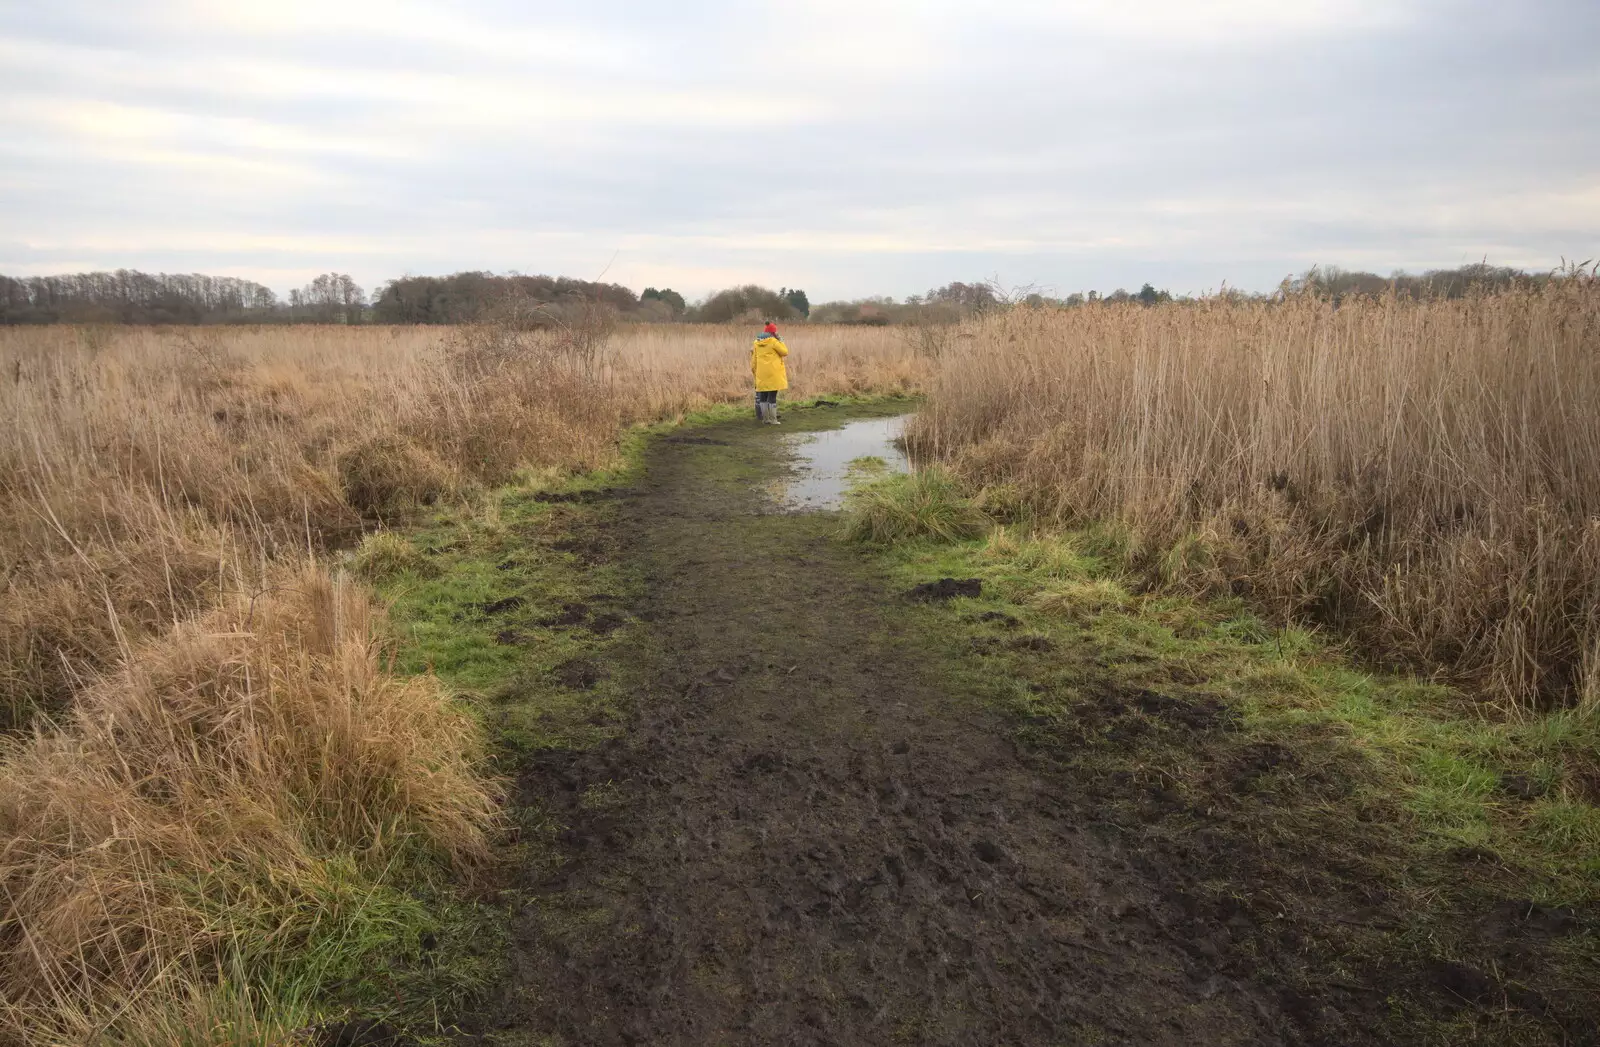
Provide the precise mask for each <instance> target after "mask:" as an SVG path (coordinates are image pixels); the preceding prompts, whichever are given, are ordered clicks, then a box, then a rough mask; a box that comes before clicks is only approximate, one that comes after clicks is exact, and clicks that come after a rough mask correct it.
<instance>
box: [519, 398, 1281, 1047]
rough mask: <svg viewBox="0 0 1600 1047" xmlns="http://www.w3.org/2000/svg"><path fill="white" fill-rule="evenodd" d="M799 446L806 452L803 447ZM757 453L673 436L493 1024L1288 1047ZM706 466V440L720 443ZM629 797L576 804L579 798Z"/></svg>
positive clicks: (559, 759)
mask: <svg viewBox="0 0 1600 1047" xmlns="http://www.w3.org/2000/svg"><path fill="white" fill-rule="evenodd" d="M791 431H792V429H791ZM774 435H775V434H773V433H771V432H770V431H765V432H754V431H751V430H746V429H736V428H728V429H725V430H722V431H718V430H712V431H711V437H710V439H709V440H706V439H702V440H696V441H694V442H688V441H672V440H664V441H659V442H657V443H656V444H655V445H654V446H653V448H652V449H651V450H650V452H649V458H648V471H647V476H646V479H645V481H644V483H643V484H642V485H641V486H640V487H639V488H638V489H637V490H634V491H630V492H626V493H625V496H624V499H623V501H622V504H621V508H620V513H619V516H618V520H617V524H616V527H617V531H616V534H615V535H614V539H615V541H614V548H615V549H617V550H620V551H621V555H625V556H626V557H629V558H631V559H632V560H633V561H634V562H635V564H636V565H637V567H638V568H639V569H640V570H641V571H642V573H643V582H644V590H645V595H644V597H643V599H642V601H641V603H640V605H639V606H637V607H635V608H633V612H634V614H635V615H636V616H637V617H638V618H639V619H642V620H643V621H644V622H645V623H646V624H647V625H648V628H644V629H639V630H636V632H637V633H638V634H639V636H640V639H639V642H638V643H637V644H636V645H634V646H632V647H631V648H630V649H629V653H630V657H634V658H637V659H638V660H639V661H640V664H641V665H642V666H644V667H645V671H644V672H642V673H641V674H640V678H641V680H643V681H645V682H644V685H643V689H642V693H641V694H639V695H638V699H639V700H638V702H637V706H636V721H635V722H634V723H633V724H631V725H630V728H629V730H628V731H627V732H626V734H625V736H624V738H623V739H622V740H621V741H619V742H617V743H614V744H611V745H608V746H604V747H602V748H601V749H598V750H593V751H590V752H587V753H582V754H577V755H574V754H570V753H566V752H560V753H550V754H546V755H545V756H544V757H542V758H536V759H534V760H532V761H531V762H530V764H529V765H528V767H527V769H526V770H525V772H524V774H523V779H522V786H523V788H524V789H525V790H526V791H527V792H526V795H527V796H528V797H529V798H530V799H536V800H538V801H540V802H546V798H548V797H550V796H556V797H564V798H567V800H566V803H565V810H563V811H561V812H560V813H559V816H560V817H561V818H562V820H563V821H564V822H565V823H566V825H567V826H568V828H567V829H566V830H565V831H564V832H563V834H562V843H563V848H564V850H565V851H566V853H567V857H568V858H569V859H570V860H569V861H567V862H566V863H565V864H564V865H562V866H561V868H560V869H559V870H558V871H557V872H555V873H553V874H550V875H548V876H546V877H543V878H540V879H536V880H535V881H534V882H531V883H529V884H528V885H527V886H528V887H529V888H531V889H532V890H533V891H535V892H536V895H537V897H538V899H539V900H538V901H537V902H536V903H535V904H533V905H530V906H529V907H528V908H527V909H526V910H525V911H524V914H523V916H522V917H521V918H520V920H519V932H520V933H519V935H518V940H519V947H518V949H517V952H516V957H515V966H516V974H515V978H514V983H515V985H516V986H518V987H519V990H518V991H515V992H513V993H511V994H510V995H509V996H508V999H507V1001H506V1003H505V1005H504V1006H505V1011H504V1012H503V1014H502V1015H501V1021H500V1022H498V1023H497V1024H500V1025H502V1027H508V1028H511V1029H516V1030H517V1031H518V1032H520V1033H521V1034H522V1035H524V1036H526V1037H527V1038H528V1039H529V1040H530V1042H541V1039H542V1038H553V1040H554V1042H558V1043H563V1044H613V1043H643V1044H693V1045H707V1044H840V1045H844V1044H863V1045H865V1044H884V1043H896V1042H898V1043H913V1044H1002V1043H1015V1044H1075V1043H1148V1044H1169V1043H1170V1044H1235V1043H1278V1042H1282V1040H1283V1038H1284V1034H1283V1030H1284V1029H1285V1028H1286V1027H1287V1026H1286V1023H1285V1022H1284V1021H1283V1019H1282V1017H1281V1016H1280V1015H1279V1014H1278V1013H1277V1010H1276V1005H1275V1003H1274V1002H1273V1001H1272V1000H1271V999H1269V998H1268V997H1267V995H1266V994H1264V993H1262V992H1259V991H1257V990H1255V989H1253V988H1252V987H1251V986H1250V985H1248V984H1242V983H1240V982H1238V981H1236V980H1234V979H1231V978H1228V977H1224V976H1220V975H1218V974H1217V973H1216V972H1215V971H1212V970H1209V969H1207V968H1206V967H1205V966H1203V965H1198V964H1197V963H1196V962H1195V960H1194V959H1193V957H1192V954H1191V951H1190V950H1189V949H1186V948H1184V947H1183V945H1182V944H1181V943H1180V942H1178V941H1175V940H1174V936H1173V935H1172V934H1171V933H1169V932H1168V931H1165V930H1163V929H1162V924H1163V923H1164V922H1165V921H1163V920H1162V919H1161V917H1160V915H1159V914H1160V913H1161V912H1162V911H1163V910H1164V908H1165V907H1166V905H1167V903H1166V902H1165V901H1164V900H1163V897H1162V892H1161V891H1160V889H1159V887H1158V886H1155V885H1150V884H1147V883H1146V882H1145V881H1144V878H1143V877H1142V876H1141V875H1140V874H1139V873H1138V872H1136V871H1135V869H1134V868H1133V867H1132V864H1131V863H1130V861H1129V860H1128V859H1127V857H1125V856H1124V855H1123V854H1122V853H1120V851H1119V848H1118V846H1117V845H1116V844H1115V843H1113V842H1111V840H1110V839H1109V838H1108V836H1109V835H1110V834H1105V835H1102V834H1101V833H1100V832H1097V831H1096V830H1095V829H1093V828H1091V827H1089V826H1088V825H1087V824H1086V822H1085V819H1084V816H1083V809H1082V808H1083V804H1082V803H1081V802H1080V801H1079V800H1078V799H1076V798H1075V797H1074V796H1072V795H1070V794H1069V792H1068V791H1069V790H1071V788H1072V783H1070V782H1066V781H1060V780H1055V781H1052V780H1050V779H1049V778H1048V777H1047V776H1044V775H1042V774H1041V773H1038V772H1036V771H1034V770H1032V769H1030V767H1029V766H1028V763H1027V761H1025V760H1023V759H1021V758H1019V755H1018V753H1017V752H1016V750H1015V748H1014V746H1013V744H1012V742H1011V741H1010V740H1009V732H1008V730H1007V729H1006V727H1005V725H1004V724H1002V723H1000V722H998V720H997V719H996V718H995V717H994V716H993V715H992V714H990V713H988V712H986V711H984V709H983V706H982V705H981V703H980V702H979V701H977V700H975V699H974V698H973V697H972V696H970V695H967V694H963V693H960V688H959V687H954V688H953V687H952V686H951V684H950V681H948V680H941V679H939V678H938V675H937V674H936V673H935V672H934V669H935V668H936V667H937V666H938V665H939V664H940V659H939V658H938V657H937V656H936V654H935V652H932V651H930V650H928V649H927V648H926V647H925V646H924V644H925V643H926V642H927V641H926V640H924V639H922V638H920V637H918V636H916V635H911V634H910V633H909V632H908V631H907V630H905V629H904V628H903V627H902V626H900V625H898V624H897V622H896V620H895V618H894V616H893V615H892V614H886V612H885V608H886V607H887V606H889V605H890V604H891V602H892V600H893V594H892V593H890V592H888V591H887V590H886V588H885V584H884V583H883V582H882V581H881V580H880V579H878V578H876V577H875V576H874V575H873V574H872V572H871V571H870V570H869V569H868V568H867V566H866V564H865V561H864V559H863V557H862V556H861V554H860V553H859V552H857V551H855V550H852V549H849V548H847V547H845V546H843V545H841V544H840V543H838V542H836V541H834V540H832V539H831V538H830V536H829V530H830V528H831V527H832V526H833V525H832V523H831V522H830V521H828V520H827V519H826V518H821V517H817V516H801V515H790V514H782V513H777V512H775V511H774V510H773V509H772V508H771V506H770V505H769V504H768V503H767V502H766V501H765V499H764V497H763V496H762V495H761V494H760V493H758V491H757V489H756V486H755V485H754V484H753V483H752V482H751V481H752V480H753V479H755V478H756V477H757V476H759V475H760V473H761V472H762V471H764V470H766V471H770V470H771V469H772V468H774V467H775V464H776V463H775V459H774V447H775V446H776V444H775V440H774V439H773V437H774ZM712 441H715V442H712ZM597 786H601V787H605V788H606V789H608V790H611V789H620V797H618V799H617V802H613V803H609V804H604V805H596V804H594V803H593V802H585V801H584V797H592V796H593V795H594V793H593V790H594V789H595V787H597Z"/></svg>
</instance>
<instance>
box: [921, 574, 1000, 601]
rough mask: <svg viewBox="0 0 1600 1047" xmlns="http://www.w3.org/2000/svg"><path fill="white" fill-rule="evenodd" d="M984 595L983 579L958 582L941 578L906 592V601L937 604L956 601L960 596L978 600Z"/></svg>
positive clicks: (968, 579)
mask: <svg viewBox="0 0 1600 1047" xmlns="http://www.w3.org/2000/svg"><path fill="white" fill-rule="evenodd" d="M982 595H983V581H982V579H978V578H967V579H964V580H961V581H957V580H956V579H954V578H941V579H939V580H938V581H937V582H924V583H922V584H921V585H918V586H915V587H913V588H912V589H910V590H908V591H907V592H906V599H908V600H915V601H917V602H919V603H936V602H941V601H944V600H954V599H955V598H956V597H958V596H964V597H967V598H969V599H977V598H978V597H980V596H982Z"/></svg>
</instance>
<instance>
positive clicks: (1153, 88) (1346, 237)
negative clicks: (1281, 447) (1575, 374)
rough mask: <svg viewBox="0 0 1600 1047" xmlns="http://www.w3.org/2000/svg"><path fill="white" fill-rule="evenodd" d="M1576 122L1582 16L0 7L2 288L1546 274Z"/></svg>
mask: <svg viewBox="0 0 1600 1047" xmlns="http://www.w3.org/2000/svg"><path fill="white" fill-rule="evenodd" d="M1597 102H1600V2H1597V0H1517V2H1511V0H1492V2H1488V0H1485V2H1479V0H1461V2H1455V0H1216V2H1206V0H992V2H990V3H986V4H977V3H972V2H971V0H961V2H953V0H952V2H946V0H786V2H784V3H757V2H732V0H679V2H676V3H659V2H657V3H623V2H619V0H581V2H580V0H572V2H566V0H561V2H528V0H451V2H448V3H445V2H438V3H435V2H429V0H116V2H109V0H49V2H44V0H0V273H6V274H10V275H22V274H35V273H54V272H70V271H79V270H88V269H108V268H116V267H122V266H125V267H130V268H139V269H145V270H150V271H167V272H177V271H185V272H187V271H199V272H210V273H218V274H231V275H238V276H246V277H251V278H254V279H258V280H260V281H262V282H263V283H266V284H268V285H270V286H272V287H274V288H276V289H278V290H280V291H282V290H286V289H287V288H289V287H291V286H297V285H299V284H301V283H304V282H305V281H306V280H308V279H309V278H310V277H312V276H314V275H316V274H317V273H320V272H323V271H327V270H335V271H341V272H349V273H350V274H352V275H353V276H354V277H355V278H356V279H357V280H358V281H359V282H361V283H362V284H363V285H364V286H366V287H367V288H369V289H371V288H373V287H375V286H376V285H378V284H380V283H381V282H382V281H383V280H385V279H387V278H390V277H393V276H398V275H401V274H405V273H415V274H434V273H446V272H454V271H457V270H461V269H492V270H495V271H508V270H518V271H522V272H530V273H553V274H565V275H572V276H581V277H586V278H594V277H598V276H600V274H601V273H602V272H604V273H605V275H606V279H609V280H615V281H617V282H620V283H624V284H627V285H629V286H631V287H633V288H634V289H635V290H638V289H640V288H642V287H644V286H646V285H652V284H653V285H656V286H672V287H675V288H677V289H678V290H680V291H682V292H684V293H685V294H686V295H688V296H689V297H691V298H693V297H696V296H699V295H702V294H704V293H706V292H707V291H709V290H711V289H713V288H717V287H721V286H726V285H729V284H733V283H743V282H749V281H755V282H761V283H766V284H770V285H773V286H777V285H780V284H785V285H789V286H799V287H803V288H805V289H807V290H808V291H809V292H810V294H811V297H812V299H813V300H814V301H816V300H822V299H831V298H843V297H858V296H862V295H868V294H892V295H896V296H903V295H906V294H909V293H914V292H918V291H922V290H926V289H927V288H928V287H930V286H933V285H936V284H942V283H945V282H948V281H950V280H955V279H965V280H970V279H974V278H981V277H985V276H991V275H993V276H998V277H999V278H1000V279H1001V280H1002V281H1003V282H1005V283H1008V284H1023V283H1032V284H1037V285H1041V286H1044V287H1046V288H1049V289H1050V290H1052V291H1055V292H1057V293H1061V294H1065V293H1067V292H1070V291H1075V290H1086V289H1090V288H1095V289H1099V290H1102V291H1109V290H1112V289H1114V288H1115V287H1117V286H1126V287H1129V288H1130V289H1136V288H1137V287H1138V286H1139V284H1140V283H1142V282H1144V281H1146V280H1149V281H1152V282H1154V283H1155V284H1156V285H1157V286H1158V287H1167V288H1170V289H1171V290H1173V291H1174V292H1195V291H1203V290H1207V289H1212V288H1215V287H1217V286H1219V285H1220V284H1222V283H1223V282H1227V283H1228V284H1230V285H1233V286H1241V287H1246V288H1250V289H1262V288H1268V287H1271V286H1273V285H1275V284H1276V282H1277V281H1278V280H1279V279H1280V278H1281V277H1282V276H1284V275H1285V274H1286V273H1288V272H1290V271H1298V270H1301V269H1304V268H1306V267H1308V266H1310V265H1312V264H1317V263H1323V264H1329V263H1331V264H1336V265H1341V266H1345V267H1350V268H1365V269H1372V270H1376V271H1379V272H1388V271H1390V270H1392V269H1395V268H1400V267H1403V268H1407V269H1414V270H1415V269H1422V268H1426V267H1437V266H1451V265H1459V264H1462V263H1466V262H1472V261H1477V260H1480V259H1482V258H1484V257H1487V258H1488V259H1489V260H1490V261H1491V262H1494V263H1497V264H1506V265H1519V266H1527V267H1533V268H1548V267H1551V266H1553V265H1555V264H1556V263H1557V262H1558V260H1559V258H1560V257H1561V256H1562V255H1566V256H1567V257H1569V258H1572V257H1574V256H1576V257H1578V258H1586V257H1589V256H1590V255H1592V254H1596V253H1600V116H1597V112H1600V107H1597ZM608 267H609V268H608Z"/></svg>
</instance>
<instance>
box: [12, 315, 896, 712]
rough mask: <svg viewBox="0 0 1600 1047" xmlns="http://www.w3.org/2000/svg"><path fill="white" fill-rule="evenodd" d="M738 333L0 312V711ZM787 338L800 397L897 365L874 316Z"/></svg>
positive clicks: (610, 436) (600, 430)
mask: <svg viewBox="0 0 1600 1047" xmlns="http://www.w3.org/2000/svg"><path fill="white" fill-rule="evenodd" d="M748 334H749V332H747V331H746V330H744V329H743V328H734V327H713V326H693V325H675V326H662V327H649V326H635V327H623V328H622V329H620V330H619V331H618V333H617V334H616V336H615V337H614V338H613V339H612V340H611V342H610V344H609V346H608V347H607V350H606V352H605V354H604V356H603V357H602V358H601V359H600V360H599V361H598V366H590V365H592V364H594V363H595V361H593V360H585V361H582V363H583V364H584V366H579V365H578V364H579V362H576V361H573V360H571V359H568V358H565V357H563V356H562V355H561V353H560V352H559V351H556V352H553V353H540V352H538V351H537V350H539V348H540V346H541V344H542V343H541V342H540V341H539V338H538V337H535V336H531V335H530V336H528V340H524V339H522V337H521V336H518V335H516V333H515V332H507V331H505V330H503V329H499V328H477V329H471V328H469V329H442V328H425V327H408V328H380V327H361V328H348V327H261V328H174V329H150V328H71V327H50V328H34V329H18V328H12V329H6V330H0V414H3V415H4V416H5V417H6V418H8V419H10V420H11V424H10V425H9V426H8V427H6V429H5V430H4V431H0V727H3V726H4V725H5V723H6V722H7V721H10V722H14V723H15V722H23V721H25V720H26V719H27V718H28V717H29V716H30V715H31V714H32V711H33V710H34V709H36V708H40V707H43V708H45V709H52V710H58V709H61V708H64V707H65V705H66V704H67V701H68V698H69V696H70V694H71V692H72V690H73V687H74V685H75V681H76V680H77V678H78V677H79V675H80V674H81V673H82V672H84V671H85V670H87V669H93V668H96V667H103V666H106V665H108V664H110V660H111V659H112V657H113V656H114V654H115V652H116V650H117V634H118V630H121V631H122V632H123V634H124V635H126V636H127V637H129V638H130V639H137V638H138V637H140V636H148V635H153V634H155V633H157V632H159V631H160V630H161V629H162V628H164V627H165V626H166V625H168V624H170V623H172V622H174V621H176V620H179V619H181V618H183V617H184V616H186V615H188V614H191V613H193V612H194V611H196V610H198V609H200V608H203V607H205V606H208V605H209V604H210V603H211V602H212V601H214V600H215V599H217V598H218V597H219V596H220V595H222V594H224V593H229V592H240V591H245V592H248V591H253V589H254V588H256V587H258V586H259V584H260V579H261V576H262V570H263V564H265V563H268V562H270V561H272V560H273V559H275V558H277V557H279V556H281V555H282V554H284V553H285V552H286V551H288V552H291V553H298V554H303V553H305V552H306V551H307V550H308V549H310V550H316V549H319V548H323V547H326V546H329V545H333V544H340V543H343V542H345V541H348V540H350V539H353V538H354V537H355V536H357V535H358V534H359V533H360V532H361V531H362V530H363V529H364V528H365V527H366V526H368V525H370V524H371V523H372V522H374V521H375V520H378V519H382V518H391V517H393V516H396V515H398V514H403V513H405V512H406V511H408V510H410V509H411V508H413V507H414V506H415V505H417V504H419V503H420V504H427V503H430V502H433V501H437V500H439V499H444V498H454V497H461V496H463V495H465V494H467V493H470V492H471V491H472V490H473V489H474V488H476V487H479V486H481V485H493V484H500V483H504V482H505V481H506V480H508V479H509V478H510V477H511V476H512V475H513V473H514V472H515V471H516V470H517V469H518V468H520V467H523V466H530V465H534V466H539V465H547V466H560V467H565V468H586V467H593V466H597V465H599V464H601V463H602V462H604V461H606V460H607V459H608V458H609V457H610V456H611V455H613V454H614V453H615V448H616V437H617V433H618V430H619V428H620V427H622V426H624V425H626V424H628V423H631V422H635V421H646V420H654V419H657V418H662V417H667V416H671V415H674V414H678V413H682V412H686V411H690V410H694V409H697V408H700V407H703V406H706V405H707V404H710V403H714V402H719V401H726V400H733V399H739V398H742V397H744V396H746V395H748V394H747V390H748V385H749V379H748V375H747V360H748V356H747V353H748V346H749V341H748ZM558 348H559V347H558ZM795 348H796V351H795V354H794V356H793V357H791V359H792V361H793V364H792V367H791V374H792V378H793V384H794V394H795V395H805V394H807V393H815V392H821V391H827V392H835V393H848V392H862V391H868V390H879V391H896V390H899V391H905V390H908V389H910V388H911V387H912V385H913V383H914V378H915V373H916V370H915V369H916V361H915V359H914V358H913V356H912V355H911V354H910V353H909V352H908V351H907V350H906V349H905V348H904V347H903V346H902V344H901V343H900V341H899V339H897V338H895V337H894V336H893V334H892V333H889V332H884V331H881V330H873V329H862V328H856V329H840V328H811V329H807V330H805V331H804V332H803V333H801V334H800V335H799V336H798V337H797V338H796V339H795Z"/></svg>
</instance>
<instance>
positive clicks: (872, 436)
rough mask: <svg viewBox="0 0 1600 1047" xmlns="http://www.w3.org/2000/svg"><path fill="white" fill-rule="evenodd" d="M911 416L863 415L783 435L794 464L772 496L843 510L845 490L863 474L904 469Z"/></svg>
mask: <svg viewBox="0 0 1600 1047" xmlns="http://www.w3.org/2000/svg"><path fill="white" fill-rule="evenodd" d="M910 417H911V416H910V415H908V414H903V415H897V416H896V417H893V418H863V419H861V420H860V421H856V422H849V423H847V424H846V425H844V426H843V427H841V428H838V429H823V430H821V431H819V432H812V433H795V434H793V435H792V436H791V435H785V437H784V443H785V444H787V445H788V450H789V453H790V454H791V455H793V457H794V468H793V470H792V471H791V473H790V475H789V476H787V477H784V478H782V479H780V480H779V481H778V482H777V483H775V484H774V485H773V493H774V495H775V496H776V497H777V499H778V501H779V502H780V503H782V504H783V506H784V507H785V508H789V509H809V510H812V511H820V510H828V509H840V508H843V507H844V494H845V491H846V490H848V489H849V487H850V484H851V482H852V481H854V480H856V479H859V478H860V477H861V476H862V475H863V474H866V475H871V474H872V473H884V472H889V473H903V472H906V471H907V470H908V469H909V468H910V465H911V460H910V459H909V458H908V457H907V456H906V452H905V448H904V447H903V446H902V445H901V443H900V437H901V435H902V434H903V433H904V432H905V428H906V421H907V419H909V418H910Z"/></svg>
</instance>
